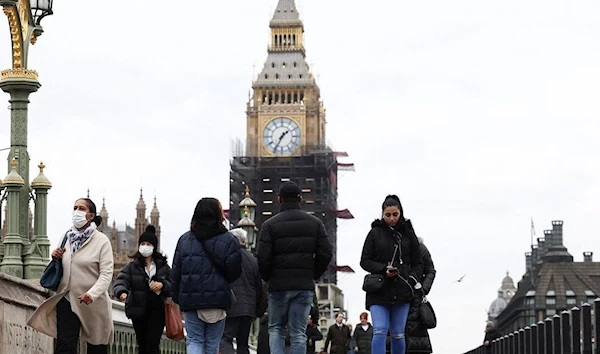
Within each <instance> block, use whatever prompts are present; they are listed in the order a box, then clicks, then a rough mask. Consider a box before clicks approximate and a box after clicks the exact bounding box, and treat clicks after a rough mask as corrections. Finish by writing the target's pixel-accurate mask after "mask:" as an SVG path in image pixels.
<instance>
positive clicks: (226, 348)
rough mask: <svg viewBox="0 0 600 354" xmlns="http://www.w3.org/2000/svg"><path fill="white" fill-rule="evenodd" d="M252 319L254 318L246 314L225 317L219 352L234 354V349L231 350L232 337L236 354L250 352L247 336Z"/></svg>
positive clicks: (248, 335)
mask: <svg viewBox="0 0 600 354" xmlns="http://www.w3.org/2000/svg"><path fill="white" fill-rule="evenodd" d="M253 321H254V318H252V317H247V316H241V317H227V318H226V320H225V330H224V331H223V337H221V354H236V350H233V338H235V340H236V344H237V354H249V353H250V349H249V348H248V337H250V327H251V326H252V322H253Z"/></svg>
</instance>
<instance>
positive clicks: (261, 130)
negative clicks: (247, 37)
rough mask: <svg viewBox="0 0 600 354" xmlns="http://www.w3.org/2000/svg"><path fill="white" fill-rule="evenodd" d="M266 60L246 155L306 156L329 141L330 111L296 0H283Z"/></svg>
mask: <svg viewBox="0 0 600 354" xmlns="http://www.w3.org/2000/svg"><path fill="white" fill-rule="evenodd" d="M270 27H271V37H270V43H269V50H268V56H267V60H266V61H265V65H264V67H263V69H262V71H261V72H260V74H259V75H258V77H257V78H256V80H255V81H254V83H253V85H252V90H253V97H252V98H251V99H250V101H249V102H248V107H247V139H246V155H247V156H263V157H273V156H278V157H285V156H302V155H305V154H307V153H309V151H311V150H322V149H323V147H324V145H325V110H324V109H323V105H322V102H321V95H320V92H319V87H318V86H317V84H316V82H315V79H314V77H313V75H312V74H311V72H310V68H309V66H308V64H307V63H306V53H305V49H304V25H303V24H302V21H301V20H300V16H299V14H298V10H297V9H296V4H295V3H294V0H280V1H279V4H278V5H277V9H276V10H275V14H274V15H273V19H272V20H271V22H270Z"/></svg>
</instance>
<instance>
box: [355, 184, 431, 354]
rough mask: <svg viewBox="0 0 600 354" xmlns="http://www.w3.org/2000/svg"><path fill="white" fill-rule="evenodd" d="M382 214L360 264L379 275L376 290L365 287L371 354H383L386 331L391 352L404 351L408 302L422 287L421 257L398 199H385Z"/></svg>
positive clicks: (390, 197) (413, 233) (375, 223)
mask: <svg viewBox="0 0 600 354" xmlns="http://www.w3.org/2000/svg"><path fill="white" fill-rule="evenodd" d="M382 210H383V213H382V214H383V217H382V219H381V220H375V221H374V222H373V224H372V225H371V231H370V232H369V234H368V235H367V238H366V240H365V244H364V246H363V251H362V257H361V260H360V265H361V267H362V268H363V269H364V270H366V271H367V272H369V273H371V274H374V275H375V276H380V277H382V282H380V283H379V284H382V285H381V287H380V288H379V289H376V290H374V289H367V290H368V291H367V294H366V295H367V296H366V297H367V301H366V306H367V309H369V310H370V311H371V318H372V319H373V345H372V353H373V354H384V353H385V342H386V334H387V332H388V329H389V331H390V333H391V347H392V354H405V350H406V343H405V340H404V329H405V326H406V319H407V317H408V311H409V309H410V304H411V302H412V301H413V299H414V297H415V292H416V290H418V289H420V288H421V283H420V280H421V278H422V277H423V258H422V257H421V250H420V248H419V241H418V240H417V236H416V235H415V232H414V230H413V227H412V224H411V223H410V221H409V220H406V219H405V218H404V213H403V210H402V205H401V204H400V199H399V198H398V197H397V196H395V195H389V196H387V197H386V198H385V201H384V202H383V205H382Z"/></svg>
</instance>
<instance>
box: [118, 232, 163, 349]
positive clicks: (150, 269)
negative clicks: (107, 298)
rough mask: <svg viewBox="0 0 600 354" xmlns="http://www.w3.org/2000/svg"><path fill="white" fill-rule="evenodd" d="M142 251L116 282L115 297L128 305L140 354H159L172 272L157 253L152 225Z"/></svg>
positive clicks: (126, 312)
mask: <svg viewBox="0 0 600 354" xmlns="http://www.w3.org/2000/svg"><path fill="white" fill-rule="evenodd" d="M138 245H139V246H138V251H137V252H136V253H135V254H134V255H133V256H132V257H131V258H133V260H132V261H131V262H130V263H129V264H127V265H126V266H125V267H124V268H123V269H122V270H121V272H119V275H118V276H117V279H116V280H115V285H114V294H115V297H116V298H117V299H119V300H120V301H122V302H125V315H126V316H127V318H130V319H131V322H132V323H133V329H134V330H135V337H136V341H137V345H138V353H139V354H159V353H160V349H159V345H160V338H161V336H162V334H163V331H164V329H165V300H166V298H168V297H170V296H171V268H170V267H169V265H168V264H167V258H166V257H165V256H164V255H162V254H160V253H159V252H158V250H157V247H158V238H157V237H156V228H155V227H154V226H152V225H148V226H147V227H146V230H145V231H144V233H142V235H141V236H140V238H139V240H138Z"/></svg>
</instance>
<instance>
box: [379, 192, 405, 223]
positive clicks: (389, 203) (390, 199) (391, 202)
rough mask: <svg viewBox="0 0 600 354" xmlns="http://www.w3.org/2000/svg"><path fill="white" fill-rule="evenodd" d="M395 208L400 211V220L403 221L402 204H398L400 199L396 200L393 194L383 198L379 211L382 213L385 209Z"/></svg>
mask: <svg viewBox="0 0 600 354" xmlns="http://www.w3.org/2000/svg"><path fill="white" fill-rule="evenodd" d="M394 206H395V207H397V208H398V210H400V220H401V221H404V220H405V219H404V209H402V203H400V198H398V196H397V195H395V194H390V195H388V196H386V197H385V200H384V201H383V204H381V211H384V210H385V208H388V207H394Z"/></svg>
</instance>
